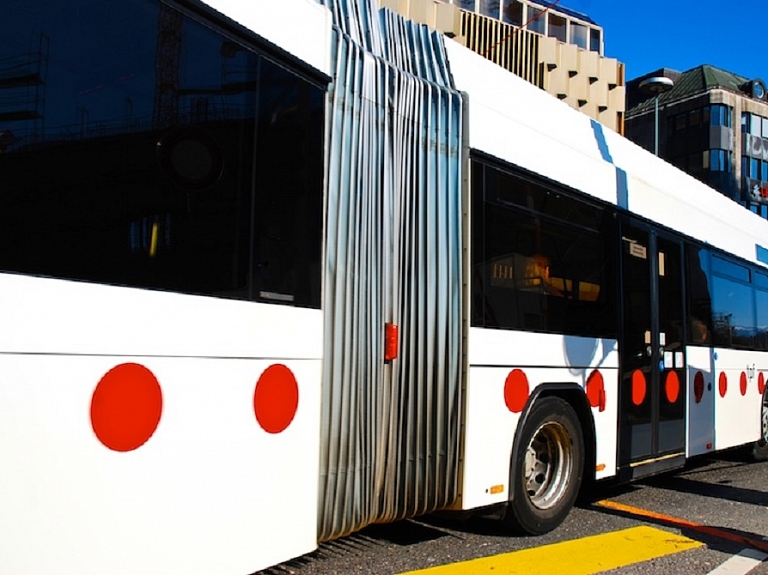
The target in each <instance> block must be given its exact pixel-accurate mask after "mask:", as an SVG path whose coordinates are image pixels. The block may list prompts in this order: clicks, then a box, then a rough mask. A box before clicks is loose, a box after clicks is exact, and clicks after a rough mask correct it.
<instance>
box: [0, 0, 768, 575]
mask: <svg viewBox="0 0 768 575" xmlns="http://www.w3.org/2000/svg"><path fill="white" fill-rule="evenodd" d="M3 16H4V17H3V18H2V19H1V20H0V176H1V180H0V181H2V188H1V189H2V193H0V294H2V297H1V298H0V318H1V321H0V325H1V326H2V328H0V374H2V377H1V378H0V470H1V471H0V510H2V513H0V533H2V535H3V537H2V538H1V539H0V571H2V572H3V573H14V574H21V573H51V572H56V573H73V574H74V573H76V574H78V575H83V574H86V573H98V574H101V573H110V574H119V573H131V574H134V573H164V574H172V573H184V574H191V573H206V574H208V573H251V572H254V571H256V570H259V569H263V568H266V567H269V566H272V565H275V564H277V563H280V562H282V561H286V560H288V559H290V558H293V557H297V556H299V555H301V554H304V553H307V552H310V551H311V550H313V549H315V548H316V546H317V544H318V542H321V541H326V540H330V539H333V538H337V537H342V536H344V535H346V534H349V533H352V532H354V531H356V530H359V529H361V528H363V527H365V526H366V525H369V524H372V523H380V522H385V521H395V520H398V519H402V518H407V517H414V516H417V515H421V514H426V513H430V512H433V511H437V510H456V511H463V512H465V511H472V512H475V511H476V512H479V513H492V512H493V513H497V514H500V515H502V516H503V521H504V523H505V524H506V525H507V526H508V527H509V529H510V530H512V531H519V532H526V533H531V534H538V533H544V532H547V531H549V530H551V529H554V528H555V527H557V526H558V525H559V524H560V523H561V522H562V521H563V520H564V518H565V517H566V516H567V514H568V512H569V511H570V509H571V507H572V505H573V503H574V500H575V498H576V496H577V494H578V492H579V489H580V487H581V485H582V484H583V483H584V482H586V481H589V482H592V481H602V480H619V481H630V480H633V479H638V478H641V477H646V476H649V475H652V474H657V473H661V472H664V471H669V470H673V469H677V468H680V467H681V466H682V465H684V463H685V461H686V460H687V459H688V458H690V457H694V456H697V455H702V454H707V453H712V452H714V451H716V450H721V449H727V448H731V447H735V446H741V445H744V446H751V447H752V451H753V455H754V456H755V457H756V458H758V459H766V458H768V445H767V443H766V442H767V441H768V392H766V385H765V377H766V375H765V374H766V372H768V354H767V353H766V352H768V249H767V248H766V247H764V245H765V244H766V243H768V223H766V221H764V220H762V219H761V218H759V217H757V216H755V215H754V214H751V213H750V212H749V211H748V210H745V209H744V208H742V207H741V206H739V205H738V204H737V203H736V202H734V201H732V200H731V199H729V198H727V197H725V196H723V195H722V194H720V193H718V192H716V191H714V190H713V189H711V188H708V187H707V186H705V185H704V184H702V183H700V182H699V181H697V180H695V179H693V178H691V177H690V176H688V175H686V174H684V173H682V172H680V171H678V170H677V169H676V168H674V167H673V166H671V165H669V164H667V163H666V162H664V161H661V160H659V159H658V158H656V157H654V156H652V155H651V154H649V153H648V152H646V151H644V150H642V149H640V148H638V147H637V146H635V145H634V144H632V143H630V142H628V141H627V140H625V139H624V138H622V137H621V136H620V135H618V134H616V133H614V132H612V131H610V130H608V129H607V128H604V127H603V126H602V125H601V124H600V123H599V122H597V121H595V120H592V119H590V118H589V117H587V116H585V115H582V114H580V113H579V112H577V111H575V110H573V109H571V108H570V107H568V106H567V105H566V104H564V103H563V102H559V101H558V100H557V99H555V98H553V97H551V96H549V95H547V94H546V93H544V92H543V91H541V90H539V89H538V88H536V87H534V86H533V85H530V84H528V83H526V82H524V81H523V80H521V79H520V78H518V77H516V76H513V75H512V74H509V73H508V72H505V71H504V70H502V69H501V68H498V67H497V66H495V65H494V64H492V63H491V62H489V61H487V60H485V59H483V58H482V57H481V56H479V55H477V54H474V53H472V52H470V51H469V50H467V49H466V48H464V47H463V46H461V45H459V44H458V43H457V42H454V41H453V40H450V39H447V38H444V37H442V36H441V35H439V34H437V33H435V32H433V31H430V30H428V29H427V28H425V27H423V26H419V25H416V24H414V23H412V22H408V21H406V20H404V19H403V18H402V17H400V16H398V15H396V14H394V13H392V12H389V11H387V10H379V9H378V7H377V6H376V3H375V0H322V1H319V2H315V1H314V0H279V1H275V0H272V1H269V0H254V1H252V2H247V3H246V2H237V1H235V0H208V2H207V3H203V2H201V1H199V0H119V1H118V2H112V3H104V2H98V1H96V0H75V2H74V3H72V2H69V3H66V4H61V3H60V2H55V1H53V0H40V1H38V2H33V3H30V2H25V1H21V0H8V1H7V2H6V3H5V5H4V9H3Z"/></svg>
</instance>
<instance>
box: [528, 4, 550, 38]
mask: <svg viewBox="0 0 768 575" xmlns="http://www.w3.org/2000/svg"><path fill="white" fill-rule="evenodd" d="M528 30H530V31H531V32H536V33H538V34H545V33H546V31H547V15H546V14H545V13H544V10H540V9H538V8H534V7H533V6H528Z"/></svg>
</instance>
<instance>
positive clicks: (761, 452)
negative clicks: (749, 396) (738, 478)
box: [752, 390, 768, 461]
mask: <svg viewBox="0 0 768 575" xmlns="http://www.w3.org/2000/svg"><path fill="white" fill-rule="evenodd" d="M760 429H761V435H760V439H759V440H758V441H756V442H755V445H754V446H753V447H752V458H753V459H754V460H755V461H768V390H766V391H765V392H764V393H763V408H762V409H761V410H760Z"/></svg>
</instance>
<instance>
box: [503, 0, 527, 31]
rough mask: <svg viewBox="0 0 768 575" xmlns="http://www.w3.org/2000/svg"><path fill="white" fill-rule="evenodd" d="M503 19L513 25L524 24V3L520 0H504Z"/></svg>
mask: <svg viewBox="0 0 768 575" xmlns="http://www.w3.org/2000/svg"><path fill="white" fill-rule="evenodd" d="M502 19H503V20H504V22H506V23H507V24H512V25H513V26H522V25H523V5H522V4H521V3H520V2H519V1H518V0H504V12H503V13H502Z"/></svg>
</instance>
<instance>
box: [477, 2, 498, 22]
mask: <svg viewBox="0 0 768 575" xmlns="http://www.w3.org/2000/svg"><path fill="white" fill-rule="evenodd" d="M480 14H482V15H483V16H489V17H491V18H497V19H498V17H499V0H480Z"/></svg>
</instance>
